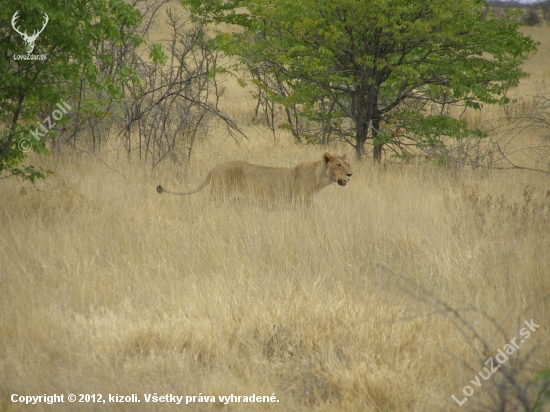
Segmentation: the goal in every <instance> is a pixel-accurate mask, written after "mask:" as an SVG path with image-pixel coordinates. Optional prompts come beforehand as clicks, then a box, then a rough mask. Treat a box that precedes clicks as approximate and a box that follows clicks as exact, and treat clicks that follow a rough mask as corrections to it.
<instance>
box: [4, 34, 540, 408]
mask: <svg viewBox="0 0 550 412" xmlns="http://www.w3.org/2000/svg"><path fill="white" fill-rule="evenodd" d="M526 30H527V29H526ZM529 31H530V32H529V34H531V35H533V36H534V37H535V38H536V39H538V40H541V41H545V43H543V44H542V46H541V49H540V51H539V54H538V55H537V56H535V57H534V58H533V60H532V61H530V62H528V63H527V65H526V70H527V71H529V72H530V73H531V74H532V76H531V78H530V79H527V80H526V81H525V82H524V83H523V84H522V85H521V87H520V88H519V89H518V90H517V91H516V92H517V93H518V95H519V96H528V95H529V94H530V93H531V92H532V91H533V90H535V89H537V88H540V87H541V84H543V83H544V82H545V81H548V79H550V72H549V71H548V69H547V68H548V67H550V50H549V48H550V43H549V42H548V38H549V37H548V33H549V31H548V29H544V28H534V29H529ZM224 99H225V102H224V104H225V108H226V110H229V109H230V110H231V114H232V115H233V116H234V117H237V118H238V119H239V121H240V124H241V125H242V126H243V127H244V128H245V129H246V132H247V134H248V135H249V136H250V137H251V138H250V140H249V141H246V140H241V141H240V145H239V146H237V145H236V144H235V143H234V142H233V140H232V139H231V138H229V137H227V136H226V135H225V132H224V131H223V130H222V129H219V130H218V129H216V128H215V127H213V129H212V131H211V133H210V136H209V137H208V138H207V139H205V140H204V141H202V142H201V143H200V144H199V146H198V148H197V151H196V154H195V155H194V157H193V158H192V162H191V164H190V165H189V166H188V167H187V168H185V169H184V168H182V167H181V166H179V165H168V164H167V165H164V166H163V168H157V169H155V170H154V171H151V170H150V169H148V168H147V167H146V166H140V165H139V164H137V163H132V164H128V163H127V162H125V161H124V160H119V161H116V156H115V155H113V154H112V153H111V154H107V155H106V157H105V158H106V159H108V162H107V163H108V165H109V166H110V167H107V165H106V164H105V163H103V162H101V161H98V160H97V158H94V157H89V156H85V155H76V154H66V155H62V156H58V157H55V158H50V159H35V162H39V163H41V164H43V165H45V166H47V167H48V168H50V169H52V170H53V171H54V173H55V174H54V175H52V176H51V177H50V178H49V179H48V180H47V181H46V182H41V183H39V184H37V185H36V186H33V185H30V184H28V183H21V182H18V181H17V180H14V179H7V180H0V410H6V411H27V410H28V411H54V410H55V411H58V410H60V411H61V410H67V411H73V410H94V411H95V410H98V411H115V410H116V411H125V410H144V411H145V410H155V411H164V410H190V411H193V410H197V411H198V410H200V411H208V410H228V411H231V410H235V411H237V410H238V411H247V410H282V411H301V410H312V411H443V410H445V411H446V410H497V409H498V408H499V407H501V409H498V410H512V407H513V405H517V404H518V403H519V401H518V400H517V398H515V397H514V392H513V391H512V390H511V389H510V383H509V377H510V376H511V377H512V378H513V379H515V380H516V381H517V383H518V384H519V385H520V386H526V385H527V384H528V383H529V382H531V381H532V380H533V378H534V376H535V374H536V373H537V372H538V371H540V370H542V369H543V368H544V367H548V366H549V365H550V340H549V330H548V325H550V316H549V315H550V307H549V304H550V302H549V296H550V277H549V275H550V253H549V251H550V233H549V228H550V180H549V178H548V176H545V175H543V174H537V173H531V172H526V171H486V170H481V171H480V170H477V171H472V170H465V169H459V170H456V169H442V168H440V167H437V166H435V165H433V164H430V163H425V164H420V165H408V166H404V165H392V164H388V165H386V166H385V167H384V166H377V165H373V164H372V163H371V162H368V161H367V162H364V163H361V164H357V163H356V162H355V163H352V167H353V168H354V176H353V179H352V181H351V183H350V184H349V185H348V188H347V189H345V190H342V189H340V188H338V187H336V186H335V185H333V186H331V187H329V188H327V189H324V190H323V191H322V192H321V194H320V195H319V198H318V201H317V203H316V204H315V206H314V207H313V208H312V209H311V210H308V211H304V210H301V209H288V208H281V209H275V210H265V209H264V208H262V207H258V206H257V205H254V204H244V205H243V204H239V205H236V204H232V203H230V202H228V203H221V204H212V203H210V202H209V201H208V197H207V196H205V195H204V194H203V193H199V194H196V195H194V196H191V197H185V198H181V197H169V196H164V195H163V196H159V195H158V194H157V193H156V192H155V187H156V185H157V184H158V183H163V184H166V186H167V187H171V188H181V189H184V188H185V189H186V188H190V187H194V186H195V185H196V183H197V182H198V181H199V180H200V179H201V178H202V177H203V176H204V175H205V174H206V173H207V171H208V170H209V169H210V168H211V167H213V166H214V165H216V164H218V163H219V162H221V161H226V160H235V159H242V160H248V161H252V162H254V163H259V164H266V165H274V166H290V165H293V164H295V163H297V162H299V161H308V160H317V159H319V158H320V156H321V153H322V152H323V151H325V150H327V149H326V148H322V147H312V146H296V145H293V144H292V139H291V138H290V136H287V135H285V134H284V132H280V133H279V135H278V140H277V142H276V144H274V142H273V138H272V136H271V135H270V133H269V132H268V131H267V129H266V128H265V127H264V126H263V125H262V124H261V122H259V121H257V120H252V113H253V108H254V102H253V101H251V100H250V99H249V96H248V95H247V94H246V93H245V92H244V91H242V90H241V89H239V88H238V86H236V85H234V84H232V83H230V84H227V92H226V94H225V96H224ZM524 138H525V139H526V140H529V139H530V140H532V141H539V140H540V139H542V137H541V136H540V135H538V134H532V135H526V136H524ZM328 150H330V151H333V152H335V153H339V154H340V153H342V152H344V151H347V152H350V154H351V150H350V148H349V147H344V146H331V147H329V148H328ZM121 157H122V156H121ZM23 188H24V189H23ZM531 319H533V321H534V323H536V324H538V325H540V328H538V329H537V330H536V332H533V333H532V334H531V336H530V337H529V338H528V339H525V340H524V342H523V343H521V344H520V345H519V349H518V350H517V351H516V352H514V353H513V354H512V355H510V357H509V360H508V361H507V362H506V363H504V364H503V365H502V367H501V370H500V371H498V372H496V373H495V374H494V375H493V376H491V377H490V378H489V379H488V380H486V381H485V380H481V381H480V382H481V387H477V386H475V385H474V384H472V383H470V381H471V380H472V379H474V378H475V376H476V374H477V373H478V372H480V371H483V367H484V366H485V365H484V362H485V361H486V359H487V358H488V357H489V356H493V357H494V356H495V355H497V353H498V352H497V351H498V350H499V349H502V348H503V347H504V345H505V344H507V343H509V342H510V340H511V339H512V338H514V337H517V336H519V331H520V329H521V328H523V327H525V325H524V321H530V320H531ZM518 342H519V339H518ZM495 365H496V363H495ZM466 385H469V386H472V387H473V389H474V390H475V392H474V394H473V395H472V396H471V397H469V398H468V401H467V402H466V403H465V404H464V405H463V406H462V407H459V406H458V405H457V403H456V402H455V401H454V400H453V399H452V398H451V395H455V396H456V397H457V398H458V399H463V398H464V397H465V396H464V395H463V393H462V392H463V388H464V387H465V386H466ZM53 393H57V394H65V396H67V395H68V394H70V393H73V394H102V395H103V397H104V399H105V398H107V396H108V394H113V395H114V394H119V395H130V394H137V395H138V397H139V399H140V400H141V402H140V403H134V404H129V403H108V402H107V403H106V404H93V403H78V405H76V404H70V403H68V402H65V403H60V404H55V405H47V404H38V405H35V406H28V407H25V406H24V405H21V404H20V403H13V402H11V400H10V399H11V396H12V395H13V394H17V395H41V394H53ZM155 393H156V394H158V395H165V394H174V395H178V396H182V395H183V396H189V395H190V396H192V395H197V396H198V395H199V394H201V395H206V396H215V397H216V402H215V403H213V402H210V403H198V402H196V403H190V404H188V405H185V404H184V405H174V404H169V403H146V402H145V398H144V394H155ZM534 393H535V388H534V387H529V390H528V391H527V392H526V396H531V397H532V396H533V395H534ZM230 394H234V395H241V396H250V395H252V394H256V395H269V396H271V395H272V394H275V396H276V398H277V399H278V401H279V402H276V403H261V404H260V403H242V402H241V403H229V404H227V405H225V406H222V404H221V403H220V402H218V396H225V395H230ZM107 399H108V398H107ZM503 402H504V405H505V406H504V407H502V403H503ZM184 403H185V401H184Z"/></svg>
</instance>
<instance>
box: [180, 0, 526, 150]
mask: <svg viewBox="0 0 550 412" xmlns="http://www.w3.org/2000/svg"><path fill="white" fill-rule="evenodd" d="M183 4H184V5H185V6H187V7H189V8H190V10H191V11H192V12H193V13H195V14H198V15H201V16H205V15H207V16H208V17H209V18H210V21H212V22H215V23H222V22H224V23H230V24H234V25H238V26H241V27H242V29H243V30H239V31H237V32H233V33H221V32H220V33H219V34H218V37H217V42H218V45H219V47H221V48H222V49H223V50H224V51H225V52H227V53H229V54H230V55H232V56H236V57H237V58H238V60H239V63H240V66H241V67H244V68H246V69H247V70H249V71H250V73H252V74H253V77H254V78H255V81H256V84H257V86H258V87H261V88H263V91H264V92H265V93H267V94H268V95H269V96H270V98H272V99H273V100H275V101H277V102H279V103H281V104H283V105H284V106H285V107H287V108H288V107H299V108H300V114H301V115H302V116H305V117H307V118H309V119H312V120H317V121H322V122H323V123H324V124H330V125H331V127H332V128H333V129H334V130H335V131H336V132H337V133H338V134H339V135H340V137H341V138H343V139H345V140H347V141H348V142H349V143H350V144H352V145H353V146H354V148H355V152H356V154H357V157H358V158H361V157H362V156H363V154H364V151H365V144H366V142H367V140H368V139H371V140H372V143H373V146H374V150H373V153H374V157H375V159H380V158H381V154H382V148H383V147H384V146H385V145H391V146H392V147H393V148H394V149H399V148H403V147H404V146H405V145H407V144H408V145H412V146H415V147H419V148H424V149H425V148H429V147H433V146H437V145H443V144H444V143H443V142H444V139H445V138H446V137H453V138H461V137H464V136H467V135H472V134H474V135H478V136H481V135H482V133H481V131H479V130H469V128H468V125H467V124H466V122H464V121H460V120H458V119H455V118H453V117H452V116H450V115H449V114H448V112H446V111H445V110H444V109H445V107H448V105H452V104H462V105H465V106H467V107H470V108H475V109H478V108H480V107H481V106H482V105H483V104H503V103H506V102H507V101H508V99H507V98H506V91H507V90H508V88H510V87H512V86H516V85H517V84H518V82H519V80H520V79H521V78H523V77H525V76H526V74H525V73H524V72H523V71H522V70H521V67H520V66H521V64H522V62H523V61H524V60H525V59H526V58H527V57H528V56H529V55H530V54H531V53H533V52H534V51H535V50H536V44H535V42H534V41H533V40H532V39H531V38H530V37H527V36H523V35H522V34H521V33H519V32H518V30H517V28H518V25H519V23H518V22H517V21H514V20H513V19H508V18H498V17H497V16H495V15H494V14H493V13H492V12H491V11H490V10H488V8H487V7H486V5H485V3H484V2H483V1H482V0H460V1H454V2H449V1H447V0H339V1H330V0H301V1H295V0H277V1H274V0H257V1H254V2H252V1H246V0H233V1H224V0H211V1H209V2H202V1H200V0H183ZM243 7H244V8H243ZM266 76H267V77H268V78H269V79H270V81H265V80H264V81H258V78H263V79H265V77H266ZM327 108H329V109H328V110H327ZM369 126H372V127H369ZM384 130H394V131H395V130H397V133H395V134H393V135H392V134H391V133H386V132H384ZM399 130H405V131H406V133H405V134H404V135H405V136H406V137H407V138H408V139H409V141H408V142H404V141H403V140H401V139H399V138H396V136H397V135H399V134H400V132H399Z"/></svg>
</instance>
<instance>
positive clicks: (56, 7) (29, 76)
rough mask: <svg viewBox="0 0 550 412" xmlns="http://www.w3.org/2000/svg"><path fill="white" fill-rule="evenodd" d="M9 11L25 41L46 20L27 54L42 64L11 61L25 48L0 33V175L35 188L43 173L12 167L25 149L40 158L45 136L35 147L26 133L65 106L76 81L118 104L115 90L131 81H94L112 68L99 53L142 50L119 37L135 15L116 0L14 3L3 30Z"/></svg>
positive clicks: (110, 77)
mask: <svg viewBox="0 0 550 412" xmlns="http://www.w3.org/2000/svg"><path fill="white" fill-rule="evenodd" d="M16 11H19V19H18V21H17V26H19V27H20V29H21V30H22V31H25V30H26V31H27V33H32V32H33V30H35V29H38V28H40V27H42V23H43V20H44V13H46V14H47V15H48V17H49V22H48V24H47V26H46V27H45V28H44V30H43V32H42V33H40V35H39V37H38V39H37V40H36V44H35V48H34V51H33V54H35V55H42V54H44V55H45V56H46V57H47V59H46V60H21V59H18V58H17V59H16V56H18V55H25V54H26V51H25V48H24V46H25V44H24V42H23V40H22V38H21V36H20V35H19V34H17V33H16V32H15V30H13V28H12V27H11V26H8V27H4V28H2V29H1V31H0V56H1V58H0V84H1V85H2V86H1V87H0V105H1V106H2V111H1V112H0V174H2V173H7V174H8V175H9V174H11V175H17V176H21V177H23V178H26V179H30V180H34V179H36V178H43V177H44V176H45V174H44V171H37V170H35V169H34V168H33V167H32V166H26V167H22V168H21V167H19V165H21V163H23V162H24V160H25V158H26V153H25V152H23V151H22V150H21V147H22V145H28V141H30V142H31V146H30V149H31V150H32V151H34V152H38V153H43V154H46V153H47V150H46V149H45V146H44V139H45V138H46V137H47V136H42V137H41V138H40V139H38V140H37V139H36V138H35V137H33V136H32V135H31V134H30V131H31V130H33V129H35V128H36V124H37V123H39V122H40V121H41V120H42V119H44V118H45V117H47V116H49V115H50V114H51V113H52V111H53V110H55V109H56V107H55V105H56V103H58V102H60V101H61V100H63V99H64V100H65V101H70V99H71V97H73V96H74V95H75V94H76V90H77V88H78V85H79V84H80V82H81V81H83V82H85V84H87V85H88V87H90V88H92V89H96V90H104V91H105V92H106V93H107V94H108V95H110V96H118V97H121V96H122V94H121V88H120V83H121V82H122V81H124V79H125V77H127V76H129V75H131V73H129V72H128V70H125V69H124V68H121V70H119V71H117V72H116V73H112V74H105V73H101V69H100V68H101V67H102V66H105V65H108V64H109V62H110V60H111V54H110V50H109V48H108V47H105V46H106V44H109V43H111V44H113V43H117V42H125V43H126V44H130V45H132V46H133V47H137V46H138V45H139V44H141V42H142V40H141V39H140V38H139V37H138V36H133V37H130V38H128V37H127V36H126V35H125V34H124V30H123V28H124V27H134V26H136V25H137V24H138V23H139V22H140V20H141V15H140V13H139V11H137V10H136V9H134V8H133V7H132V6H130V5H128V4H127V3H126V2H124V1H123V0H109V1H108V0H90V1H85V2H82V1H77V0H67V1H64V2H42V1H38V0H25V1H22V0H17V1H13V2H10V3H6V4H5V7H2V8H1V9H0V20H1V21H3V22H10V21H11V19H12V16H13V15H14V13H15V12H16ZM58 123H59V124H62V123H63V121H60V122H58ZM48 133H52V134H53V133H54V131H53V130H52V131H48ZM26 148H27V147H25V149H26Z"/></svg>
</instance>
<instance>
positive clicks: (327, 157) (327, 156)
mask: <svg viewBox="0 0 550 412" xmlns="http://www.w3.org/2000/svg"><path fill="white" fill-rule="evenodd" d="M332 159H333V157H332V155H331V154H330V153H329V152H325V153H324V154H323V162H325V164H327V163H328V162H330V161H331V160H332Z"/></svg>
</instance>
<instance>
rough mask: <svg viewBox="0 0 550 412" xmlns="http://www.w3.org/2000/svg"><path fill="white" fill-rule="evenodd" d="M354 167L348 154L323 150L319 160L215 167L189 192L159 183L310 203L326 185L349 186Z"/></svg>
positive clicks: (227, 194)
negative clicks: (289, 164)
mask: <svg viewBox="0 0 550 412" xmlns="http://www.w3.org/2000/svg"><path fill="white" fill-rule="evenodd" d="M352 174H353V173H352V171H351V168H350V165H349V163H348V161H347V155H344V156H333V155H331V154H330V153H328V152H327V153H325V154H323V157H322V159H321V160H319V161H317V162H304V163H300V164H298V165H296V166H294V167H289V168H286V167H283V168H279V167H268V166H259V165H254V164H251V163H247V162H242V161H235V162H227V163H222V164H220V165H217V166H216V167H214V168H213V169H212V170H211V171H210V172H209V173H208V175H207V176H206V178H205V179H204V181H203V182H202V183H201V184H200V185H199V186H198V187H196V188H195V189H193V190H190V191H188V192H173V191H170V190H166V189H164V188H163V187H162V186H160V185H159V186H157V192H158V193H169V194H174V195H190V194H193V193H196V192H198V191H200V190H201V189H203V188H204V187H205V186H207V185H209V188H210V193H211V194H212V195H213V196H214V197H217V198H219V197H222V198H228V197H230V198H236V197H253V198H255V199H258V200H261V201H267V202H270V203H272V202H275V201H282V202H292V203H305V204H308V205H310V204H311V202H312V200H313V196H314V195H315V194H316V193H318V192H319V191H320V190H322V189H323V188H324V187H326V186H328V185H330V184H332V183H338V184H339V185H340V186H346V184H347V182H348V181H349V180H350V178H351V175H352Z"/></svg>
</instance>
